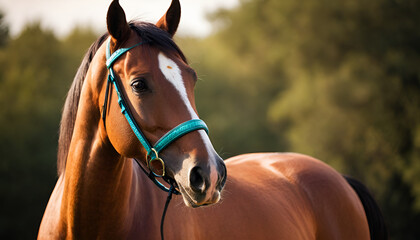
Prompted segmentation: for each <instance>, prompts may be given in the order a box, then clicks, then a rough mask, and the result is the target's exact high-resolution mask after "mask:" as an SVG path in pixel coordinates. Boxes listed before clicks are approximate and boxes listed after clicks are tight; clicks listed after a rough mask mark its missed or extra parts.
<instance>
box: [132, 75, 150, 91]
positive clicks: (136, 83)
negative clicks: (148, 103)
mask: <svg viewBox="0 0 420 240" xmlns="http://www.w3.org/2000/svg"><path fill="white" fill-rule="evenodd" d="M130 85H131V89H132V90H133V92H134V93H137V94H140V93H144V92H147V91H149V87H148V86H147V83H146V79H144V78H138V79H134V80H133V81H132V82H131V84H130Z"/></svg>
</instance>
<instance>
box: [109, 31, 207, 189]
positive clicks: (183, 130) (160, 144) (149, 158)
mask: <svg viewBox="0 0 420 240" xmlns="http://www.w3.org/2000/svg"><path fill="white" fill-rule="evenodd" d="M110 43H111V38H109V39H108V43H107V48H106V67H107V68H108V69H109V74H108V81H107V85H106V92H105V100H104V105H103V107H102V120H103V122H104V124H105V120H106V110H107V103H108V97H109V91H110V88H111V85H112V84H113V85H114V87H115V91H116V93H117V96H118V105H119V106H120V108H121V113H122V114H123V115H124V116H125V118H126V119H127V121H128V123H129V124H130V127H131V129H132V130H133V132H134V134H135V135H136V137H137V138H138V140H139V141H140V143H141V144H142V145H143V147H144V148H145V149H146V151H147V155H146V165H147V167H148V168H149V170H150V172H149V173H147V172H146V170H145V169H144V168H143V167H142V166H141V164H140V163H139V162H138V160H137V159H135V161H136V162H137V163H138V164H139V166H140V167H141V169H142V170H143V171H144V172H145V173H146V174H147V175H148V177H149V178H150V179H151V180H152V181H153V182H154V183H155V184H156V185H157V186H158V187H159V188H160V189H162V190H163V191H166V192H168V193H170V194H171V193H174V194H180V193H179V192H178V190H176V189H175V187H173V183H172V181H171V180H169V179H168V178H166V177H165V162H164V161H163V159H161V158H160V157H159V152H160V151H162V150H163V149H164V148H165V147H167V146H168V145H169V144H171V143H172V142H174V141H175V140H176V139H178V138H180V137H182V136H184V135H185V134H187V133H189V132H193V131H197V130H205V131H206V133H208V128H207V125H206V124H205V123H204V121H203V120H201V119H192V120H189V121H186V122H183V123H181V124H179V125H178V126H176V127H175V128H173V129H172V130H170V131H169V132H167V133H166V134H165V135H163V136H162V137H161V138H160V139H159V140H158V141H157V142H156V143H155V145H151V144H150V143H149V141H148V140H147V139H146V137H145V136H144V134H143V133H142V131H141V129H140V127H139V126H138V124H137V122H136V121H135V120H134V117H133V115H132V113H131V111H130V108H129V106H128V105H127V101H126V100H125V97H124V94H123V92H122V89H123V88H122V87H121V85H120V83H119V81H118V80H117V78H116V76H115V73H114V70H113V69H112V66H113V64H114V63H115V61H116V60H117V59H118V58H119V57H120V56H121V55H123V54H124V53H126V52H128V51H129V50H130V49H132V48H134V47H137V46H140V45H142V44H145V43H148V42H145V41H142V42H140V43H137V44H135V45H134V46H131V47H128V48H120V49H118V50H116V51H115V52H114V53H112V54H111V48H110ZM110 83H112V84H110ZM154 161H158V162H159V163H160V164H162V174H156V173H155V172H154V171H153V169H152V166H151V165H152V163H153V162H154ZM156 177H162V178H163V179H164V180H165V181H166V182H168V183H169V184H170V185H171V187H170V188H168V187H166V186H165V185H163V184H162V183H160V182H159V181H158V180H156Z"/></svg>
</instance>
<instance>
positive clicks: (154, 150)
mask: <svg viewBox="0 0 420 240" xmlns="http://www.w3.org/2000/svg"><path fill="white" fill-rule="evenodd" d="M150 153H154V154H155V156H154V157H151V156H150ZM149 159H150V160H149ZM153 161H159V162H160V163H161V165H162V174H156V173H155V172H154V171H153V169H152V167H151V163H152V162H153ZM146 165H147V168H149V170H150V171H151V172H152V173H153V175H155V176H156V177H163V176H165V172H166V171H165V162H164V161H163V160H162V158H160V157H159V154H158V152H157V151H156V149H154V148H151V149H150V152H148V153H147V155H146Z"/></svg>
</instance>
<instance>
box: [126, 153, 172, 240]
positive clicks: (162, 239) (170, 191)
mask: <svg viewBox="0 0 420 240" xmlns="http://www.w3.org/2000/svg"><path fill="white" fill-rule="evenodd" d="M134 161H135V162H136V163H137V165H139V167H140V169H141V170H143V172H144V173H145V174H146V175H147V177H149V178H150V179H151V180H152V181H154V178H155V176H154V175H153V173H152V172H150V173H147V171H146V169H144V168H143V166H142V165H141V164H140V163H139V161H138V160H137V159H135V158H134ZM168 183H169V182H168ZM169 184H170V185H171V187H170V188H169V191H168V197H167V198H166V203H165V207H164V208H163V213H162V219H161V220H160V239H161V240H164V236H163V224H164V222H165V216H166V210H168V207H169V203H170V202H171V200H172V194H173V193H175V194H176V193H177V190H176V189H175V187H174V185H173V184H172V183H169Z"/></svg>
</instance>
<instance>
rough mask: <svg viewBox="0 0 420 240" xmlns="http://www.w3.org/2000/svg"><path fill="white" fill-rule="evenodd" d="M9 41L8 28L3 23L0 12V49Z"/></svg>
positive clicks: (2, 15)
mask: <svg viewBox="0 0 420 240" xmlns="http://www.w3.org/2000/svg"><path fill="white" fill-rule="evenodd" d="M8 40H9V26H8V25H7V24H6V23H5V22H4V14H3V13H2V12H1V11H0V48H2V47H3V46H5V45H6V44H7V41H8Z"/></svg>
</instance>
